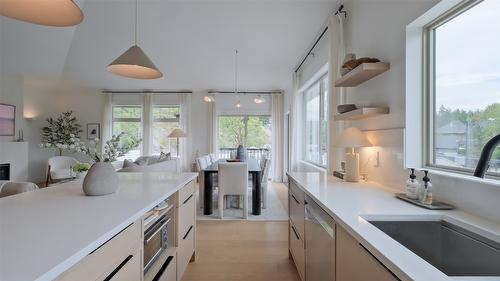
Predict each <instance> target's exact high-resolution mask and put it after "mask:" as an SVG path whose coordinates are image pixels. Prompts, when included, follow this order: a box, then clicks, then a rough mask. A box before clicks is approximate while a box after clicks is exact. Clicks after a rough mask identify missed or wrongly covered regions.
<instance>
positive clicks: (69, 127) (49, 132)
mask: <svg viewBox="0 0 500 281" xmlns="http://www.w3.org/2000/svg"><path fill="white" fill-rule="evenodd" d="M47 122H48V123H49V124H48V126H46V127H43V128H42V143H41V144H40V147H42V148H51V149H55V150H57V151H58V152H59V156H61V155H62V152H63V151H64V150H73V149H74V147H75V142H74V140H75V139H78V138H79V136H78V135H79V134H80V133H81V132H82V130H81V126H80V124H78V122H77V120H76V117H74V116H73V111H66V112H63V113H61V114H60V115H59V117H57V118H56V119H54V118H52V117H49V118H47Z"/></svg>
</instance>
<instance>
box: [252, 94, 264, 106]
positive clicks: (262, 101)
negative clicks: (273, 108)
mask: <svg viewBox="0 0 500 281" xmlns="http://www.w3.org/2000/svg"><path fill="white" fill-rule="evenodd" d="M253 101H254V102H255V103H256V104H261V103H265V102H266V100H265V99H264V98H263V97H262V96H261V95H258V96H256V97H255V98H254V99H253Z"/></svg>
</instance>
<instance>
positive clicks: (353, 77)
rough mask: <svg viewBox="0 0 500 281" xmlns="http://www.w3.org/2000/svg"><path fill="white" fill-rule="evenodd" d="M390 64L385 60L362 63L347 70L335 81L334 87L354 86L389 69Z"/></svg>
mask: <svg viewBox="0 0 500 281" xmlns="http://www.w3.org/2000/svg"><path fill="white" fill-rule="evenodd" d="M389 68H390V64H389V63H386V62H371V63H362V64H360V65H359V66H358V67H356V68H355V69H353V70H351V71H349V72H348V73H347V74H346V75H344V76H342V78H340V79H338V80H337V81H335V87H355V86H358V85H359V84H361V83H363V82H365V81H367V80H370V79H372V78H373V77H375V76H377V75H379V74H381V73H384V72H386V71H387V70H389Z"/></svg>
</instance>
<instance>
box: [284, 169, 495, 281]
mask: <svg viewBox="0 0 500 281" xmlns="http://www.w3.org/2000/svg"><path fill="white" fill-rule="evenodd" d="M293 174H294V173H287V175H288V176H289V177H291V178H292V179H293V180H294V181H295V183H297V184H298V185H299V187H300V188H301V190H302V191H304V192H305V194H306V195H307V196H309V197H310V198H312V199H313V200H314V202H315V203H316V204H318V205H319V206H320V207H321V208H323V210H325V211H326V212H327V213H328V214H329V215H330V216H332V218H333V219H334V220H335V223H337V224H339V225H340V226H341V227H343V228H344V229H345V230H346V231H347V232H348V233H349V234H350V235H352V236H353V237H354V238H356V240H357V241H358V242H359V243H361V244H362V245H363V246H364V247H365V248H366V249H368V250H369V251H370V253H371V254H372V255H374V256H375V257H376V258H377V259H378V260H379V261H380V262H381V263H382V264H383V265H384V266H386V267H387V268H388V269H389V270H390V271H391V272H392V273H393V274H395V275H396V276H397V277H398V278H400V279H401V280H415V278H414V277H415V276H414V274H409V273H408V272H410V271H412V268H408V269H407V270H406V269H405V268H401V267H400V265H398V262H394V261H392V260H391V259H389V258H388V257H387V256H388V255H386V254H384V253H383V252H381V251H380V249H377V247H376V246H374V245H372V244H371V243H370V242H369V241H368V239H367V238H365V237H363V235H361V234H360V233H358V232H357V231H356V230H354V229H353V228H352V227H351V226H350V225H349V223H347V222H346V221H344V220H343V219H342V218H341V217H339V216H338V215H337V214H336V213H335V211H334V210H332V209H330V208H329V207H328V206H326V205H325V204H324V203H323V202H322V201H321V199H319V198H317V197H316V196H315V195H314V194H312V193H311V192H310V191H309V190H308V188H307V187H304V186H303V184H302V183H301V181H300V179H297V178H296V177H294V175H293ZM298 174H300V173H298ZM325 177H326V178H327V180H328V181H329V182H331V183H332V184H335V182H336V181H338V183H339V184H349V183H347V182H344V181H342V180H338V179H337V178H334V177H332V176H325ZM355 184H358V183H355ZM361 184H369V185H370V186H372V187H374V188H379V189H381V190H384V191H386V192H392V193H395V192H397V191H396V190H394V189H392V188H389V187H386V186H383V185H380V184H377V183H372V182H367V183H361ZM394 199H395V200H398V199H397V198H395V197H394ZM408 204H409V203H408ZM416 208H419V207H416ZM422 210H423V211H429V210H426V209H422ZM433 212H436V213H432V214H431V213H422V214H404V213H403V214H400V215H386V214H382V215H377V214H358V221H360V220H363V221H364V222H365V223H366V225H368V226H370V227H371V228H372V229H371V230H373V231H374V233H376V234H377V235H383V236H386V237H385V238H386V239H388V240H392V242H393V243H395V245H397V246H398V247H397V250H398V251H402V252H403V253H405V254H408V255H412V256H414V258H415V261H418V263H419V264H418V266H419V267H420V266H421V268H420V271H427V270H428V271H430V272H433V273H435V274H437V275H441V278H440V279H439V280H468V281H469V280H496V281H498V280H499V278H498V277H475V276H471V277H468V276H464V277H450V276H447V275H446V274H444V273H443V272H441V271H440V270H438V269H437V268H435V267H434V266H432V265H431V264H429V263H428V262H427V261H425V260H423V259H422V258H421V257H419V256H418V255H416V254H415V253H413V252H412V251H410V250H409V249H408V248H406V247H404V246H403V245H401V244H399V242H397V241H395V240H394V239H392V238H391V237H390V236H388V235H387V234H386V233H384V232H382V231H381V230H379V229H378V228H377V227H375V226H374V225H372V224H370V223H369V222H368V220H367V219H370V218H376V217H378V218H384V219H388V218H389V217H390V216H393V218H399V219H402V218H403V217H406V219H408V218H411V217H414V218H419V219H431V220H434V219H436V220H439V219H443V220H446V221H449V222H452V223H454V224H456V225H458V226H460V227H463V228H465V229H467V230H470V231H473V232H476V233H478V234H480V235H483V236H485V237H487V238H489V239H492V240H493V241H497V242H499V241H500V232H499V233H493V232H492V231H490V230H489V229H488V228H486V227H482V226H481V225H478V224H473V223H471V222H467V221H464V220H461V219H459V218H457V216H452V215H450V212H453V213H454V214H456V215H458V216H464V217H470V219H471V220H472V219H473V220H476V221H480V222H481V223H483V224H484V225H488V226H494V227H495V228H496V229H499V228H498V225H497V224H494V223H493V224H492V223H491V222H489V221H487V220H483V219H481V218H478V217H475V216H472V215H469V214H467V213H464V212H462V211H460V210H453V211H433ZM403 220H404V219H403ZM389 248H390V247H389ZM407 271H408V272H407ZM433 281H437V280H433Z"/></svg>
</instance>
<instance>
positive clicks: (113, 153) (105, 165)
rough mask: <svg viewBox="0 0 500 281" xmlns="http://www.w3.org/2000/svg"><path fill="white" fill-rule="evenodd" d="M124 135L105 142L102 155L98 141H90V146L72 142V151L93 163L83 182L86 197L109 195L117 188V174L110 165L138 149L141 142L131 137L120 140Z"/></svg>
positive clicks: (115, 136)
mask: <svg viewBox="0 0 500 281" xmlns="http://www.w3.org/2000/svg"><path fill="white" fill-rule="evenodd" d="M124 135H125V133H121V134H119V135H113V137H111V140H108V141H106V143H105V144H104V151H103V152H102V153H101V152H99V148H98V146H99V140H98V139H95V140H94V141H91V142H90V145H86V144H85V143H84V142H82V141H80V139H74V140H73V141H74V143H75V147H74V151H75V152H81V153H84V154H85V155H87V156H88V157H90V159H92V161H93V162H94V164H93V165H92V167H90V169H89V171H88V173H87V175H86V176H85V179H84V180H83V192H84V193H85V194H86V195H89V196H100V195H106V194H111V193H114V192H115V191H116V189H117V188H118V174H117V173H116V171H115V168H114V167H113V165H112V164H111V163H112V162H114V161H116V160H117V158H118V157H121V156H123V155H125V154H127V153H128V152H129V151H130V150H132V149H134V148H136V147H138V146H139V143H140V142H141V140H139V139H137V138H133V137H132V138H128V140H127V141H125V140H123V139H122V137H123V136H124ZM131 140H132V141H131Z"/></svg>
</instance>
